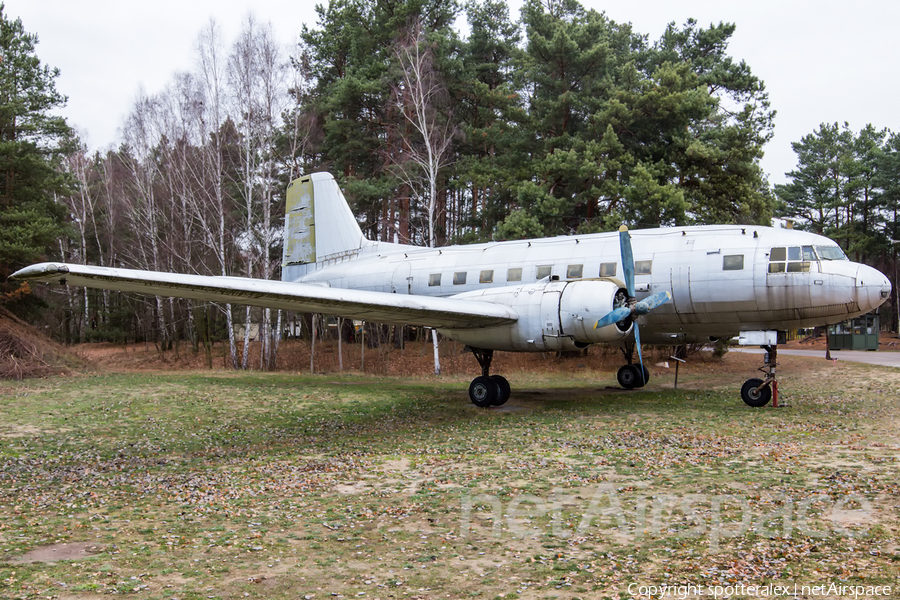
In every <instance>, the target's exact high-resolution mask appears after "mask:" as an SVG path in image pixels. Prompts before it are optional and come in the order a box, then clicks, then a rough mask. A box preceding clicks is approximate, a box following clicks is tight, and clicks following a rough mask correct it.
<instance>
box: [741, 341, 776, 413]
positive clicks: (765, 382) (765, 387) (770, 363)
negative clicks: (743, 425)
mask: <svg viewBox="0 0 900 600" xmlns="http://www.w3.org/2000/svg"><path fill="white" fill-rule="evenodd" d="M762 348H764V349H765V350H766V364H765V366H763V367H760V369H759V370H760V371H762V372H763V373H764V374H765V376H766V377H765V379H759V378H758V377H754V378H753V379H748V380H747V381H745V382H744V385H742V386H741V400H743V401H744V404H746V405H747V406H752V407H754V408H762V407H763V406H765V405H766V404H768V403H769V401H772V406H773V407H775V408H777V407H778V381H777V380H776V379H775V367H776V366H777V358H778V346H762Z"/></svg>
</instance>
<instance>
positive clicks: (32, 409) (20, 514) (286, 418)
mask: <svg viewBox="0 0 900 600" xmlns="http://www.w3.org/2000/svg"><path fill="white" fill-rule="evenodd" d="M782 359H783V360H782V368H781V369H780V372H781V374H782V379H781V392H782V398H783V400H784V401H786V402H787V403H788V404H789V405H790V406H789V407H788V408H783V409H771V408H768V409H750V408H748V407H745V406H744V405H743V404H742V403H741V402H740V400H739V398H738V397H737V394H736V392H735V389H736V388H737V387H739V385H740V383H741V381H743V379H746V378H747V377H750V376H752V375H753V371H752V369H750V368H749V365H748V364H747V360H748V358H747V357H746V355H744V356H741V355H729V356H728V357H726V363H725V365H724V367H725V368H721V369H718V368H717V369H714V370H713V371H709V370H701V369H698V370H692V369H691V368H690V365H689V366H688V367H687V368H686V369H684V370H683V371H682V373H681V379H680V380H679V388H678V390H674V389H672V384H673V381H672V375H671V373H668V372H666V373H663V374H661V375H660V374H655V376H654V380H653V381H651V383H650V385H649V386H648V387H647V388H646V389H644V390H640V391H635V392H623V391H621V390H615V389H611V388H606V387H604V386H606V385H609V384H610V383H611V382H612V379H613V377H612V375H611V374H610V373H603V374H600V375H598V376H597V378H596V379H595V378H594V376H592V375H591V374H589V373H586V372H583V371H580V372H578V373H575V374H573V373H572V372H559V373H555V374H551V375H540V374H536V373H535V372H522V373H511V374H510V373H507V374H508V375H509V378H510V380H511V381H512V384H513V388H514V391H513V398H512V399H511V400H510V402H509V403H508V405H507V406H504V407H502V408H501V409H493V410H479V409H476V408H474V407H473V406H472V405H471V404H470V403H469V402H468V400H467V398H466V395H465V387H466V385H467V382H468V377H464V376H462V375H453V376H449V377H444V378H388V377H374V376H371V375H359V374H357V375H334V374H332V375H319V376H309V375H296V374H285V373H278V374H262V373H248V374H235V373H230V372H175V373H172V372H169V373H166V372H158V371H157V372H131V373H127V372H122V373H110V374H102V375H101V374H92V375H76V376H70V377H59V378H50V379H42V380H32V381H25V382H0V406H2V409H0V465H2V467H0V560H2V561H3V562H2V563H0V597H3V598H61V599H76V598H77V599H96V598H106V597H108V594H110V593H117V594H129V595H132V596H133V597H137V598H167V599H168V598H177V599H179V600H186V599H193V598H245V597H247V598H285V599H288V598H290V599H297V598H301V599H302V598H306V599H309V598H317V599H322V598H333V597H344V598H383V599H384V598H607V597H608V598H640V597H648V596H649V595H650V592H651V590H649V589H646V588H644V587H642V586H650V585H657V586H660V585H663V584H668V585H693V586H698V587H699V586H704V587H703V588H701V589H702V590H703V589H705V590H707V591H709V590H710V589H713V590H715V589H717V588H708V587H706V586H717V585H718V586H723V587H722V588H720V589H721V590H723V594H724V593H725V591H727V590H726V588H725V586H728V585H736V584H744V585H746V586H750V585H766V584H775V585H784V586H788V585H791V586H792V585H794V584H797V585H804V584H805V585H825V586H829V585H832V584H834V585H835V586H885V585H891V586H893V588H894V590H895V593H896V590H897V589H898V588H900V580H898V574H900V545H898V537H897V535H898V525H900V513H898V510H900V474H898V465H897V456H898V452H897V450H898V432H900V427H898V423H900V421H898V417H900V393H898V392H900V371H898V370H894V369H888V368H880V367H868V366H863V365H854V364H849V363H842V362H838V363H837V364H832V363H831V362H827V361H823V360H821V359H817V360H814V359H801V358H793V357H786V356H785V357H782ZM753 360H755V359H753ZM639 586H640V587H639ZM834 589H837V591H838V592H840V591H841V590H840V588H839V587H838V588H832V590H834ZM641 592H643V594H641ZM739 592H740V590H739V589H738V590H734V591H732V594H731V595H730V596H724V595H720V596H719V597H734V598H743V597H747V598H750V597H758V594H752V593H743V594H741V593H739ZM845 592H846V590H845ZM898 595H900V594H897V595H895V596H894V597H897V596H898ZM656 597H658V596H656ZM790 597H793V596H790ZM799 597H803V596H802V595H800V596H799ZM807 597H813V596H812V595H809V596H807ZM815 597H819V598H821V597H832V598H836V597H852V596H851V595H849V594H848V593H845V594H843V595H841V594H840V593H837V594H833V595H830V596H829V595H826V594H818V595H816V596H815ZM882 597H884V596H882Z"/></svg>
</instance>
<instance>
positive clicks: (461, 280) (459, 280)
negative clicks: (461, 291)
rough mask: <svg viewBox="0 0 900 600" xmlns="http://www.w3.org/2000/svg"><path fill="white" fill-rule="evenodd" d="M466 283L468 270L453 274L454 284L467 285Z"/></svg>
mask: <svg viewBox="0 0 900 600" xmlns="http://www.w3.org/2000/svg"><path fill="white" fill-rule="evenodd" d="M465 284H466V272H465V271H457V272H456V273H454V274H453V285H465Z"/></svg>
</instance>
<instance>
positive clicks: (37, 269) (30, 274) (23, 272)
mask: <svg viewBox="0 0 900 600" xmlns="http://www.w3.org/2000/svg"><path fill="white" fill-rule="evenodd" d="M68 272H69V268H68V267H67V266H66V265H60V264H56V263H39V264H36V265H30V266H27V267H25V268H24V269H19V270H18V271H16V272H15V273H13V274H12V275H10V276H9V278H10V279H12V280H14V281H20V280H26V279H41V278H45V277H53V276H54V275H64V274H66V273H68Z"/></svg>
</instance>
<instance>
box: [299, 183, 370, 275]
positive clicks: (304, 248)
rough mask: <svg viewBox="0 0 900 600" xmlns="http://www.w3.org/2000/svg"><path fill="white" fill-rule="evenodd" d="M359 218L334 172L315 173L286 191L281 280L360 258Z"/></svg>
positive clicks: (365, 241)
mask: <svg viewBox="0 0 900 600" xmlns="http://www.w3.org/2000/svg"><path fill="white" fill-rule="evenodd" d="M366 243H367V240H366V237H365V236H364V235H363V232H362V229H360V227H359V223H358V222H357V221H356V217H354V216H353V212H352V211H351V210H350V205H348V204H347V200H346V199H345V198H344V194H343V193H342V192H341V188H340V187H339V186H338V184H337V181H335V179H334V177H333V176H332V175H331V173H312V174H311V175H306V176H304V177H300V178H298V179H295V180H294V181H292V182H291V183H290V184H289V185H288V188H287V196H286V198H285V216H284V253H283V259H282V263H281V280H282V281H297V280H299V279H300V278H301V277H303V276H304V275H306V274H307V273H311V272H312V271H315V270H316V269H318V268H320V267H322V266H324V265H327V264H335V263H338V262H341V261H344V260H349V259H351V258H354V257H355V256H357V255H358V254H359V252H360V250H361V249H362V248H363V247H364V246H365V245H366Z"/></svg>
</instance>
